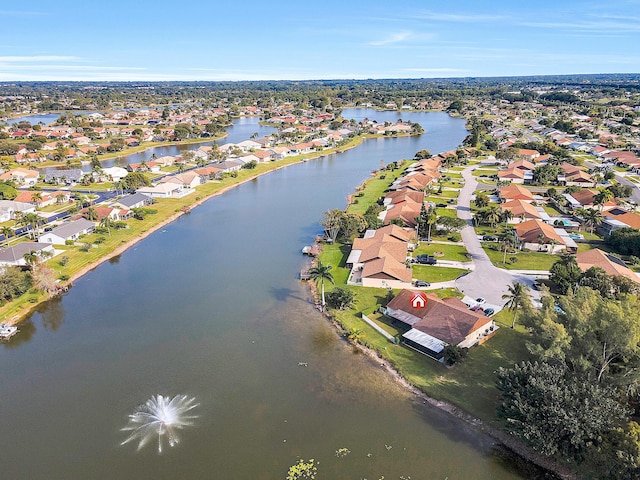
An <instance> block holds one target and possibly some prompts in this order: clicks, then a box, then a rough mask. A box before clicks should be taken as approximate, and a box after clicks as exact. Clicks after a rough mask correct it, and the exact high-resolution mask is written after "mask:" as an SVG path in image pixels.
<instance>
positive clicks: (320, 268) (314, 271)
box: [309, 259, 333, 308]
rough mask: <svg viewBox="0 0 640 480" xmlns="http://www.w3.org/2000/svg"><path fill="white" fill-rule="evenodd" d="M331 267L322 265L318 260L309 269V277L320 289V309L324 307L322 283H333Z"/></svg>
mask: <svg viewBox="0 0 640 480" xmlns="http://www.w3.org/2000/svg"><path fill="white" fill-rule="evenodd" d="M332 268H333V266H332V265H325V264H323V263H322V262H321V261H320V259H318V263H317V264H316V265H315V266H314V267H311V268H310V269H309V277H310V278H311V279H312V280H314V281H315V282H316V283H318V282H320V288H321V289H322V307H323V308H324V306H325V305H326V303H325V299H324V281H325V280H328V281H329V282H331V283H333V275H332V274H331V269H332Z"/></svg>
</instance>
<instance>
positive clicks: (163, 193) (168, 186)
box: [136, 182, 195, 198]
mask: <svg viewBox="0 0 640 480" xmlns="http://www.w3.org/2000/svg"><path fill="white" fill-rule="evenodd" d="M136 191H137V192H138V193H142V194H144V195H147V196H149V197H153V198H180V197H184V196H185V195H189V194H190V193H193V192H195V190H192V189H185V188H184V186H183V184H182V183H173V182H167V183H160V184H158V185H154V186H152V187H142V188H139V189H138V190H136Z"/></svg>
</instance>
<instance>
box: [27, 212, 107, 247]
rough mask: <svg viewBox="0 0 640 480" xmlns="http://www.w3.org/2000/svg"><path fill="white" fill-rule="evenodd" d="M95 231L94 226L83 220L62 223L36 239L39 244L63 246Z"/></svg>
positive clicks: (90, 222)
mask: <svg viewBox="0 0 640 480" xmlns="http://www.w3.org/2000/svg"><path fill="white" fill-rule="evenodd" d="M94 230H95V224H94V223H93V222H92V221H90V220H87V219H85V218H80V219H78V220H73V221H71V222H67V223H63V224H62V225H60V226H58V227H56V228H54V229H53V230H51V231H50V232H44V233H43V234H41V235H40V237H39V238H38V242H41V243H53V244H54V245H64V244H65V242H67V241H76V240H78V239H79V238H80V237H81V236H82V235H86V234H88V233H91V232H93V231H94Z"/></svg>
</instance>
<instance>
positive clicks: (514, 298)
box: [502, 282, 529, 328]
mask: <svg viewBox="0 0 640 480" xmlns="http://www.w3.org/2000/svg"><path fill="white" fill-rule="evenodd" d="M502 298H503V299H507V303H505V304H504V306H505V307H506V308H507V309H509V310H511V311H512V312H513V321H512V322H511V328H514V327H515V326H516V317H517V316H518V310H519V309H520V308H522V307H523V306H524V305H525V304H526V303H527V302H528V301H529V297H528V296H527V286H526V285H525V284H524V283H521V282H515V283H514V284H513V285H509V291H508V293H505V294H504V295H502Z"/></svg>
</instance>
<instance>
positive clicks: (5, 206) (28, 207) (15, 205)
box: [0, 200, 36, 222]
mask: <svg viewBox="0 0 640 480" xmlns="http://www.w3.org/2000/svg"><path fill="white" fill-rule="evenodd" d="M35 211H36V207H35V206H34V205H33V204H31V203H23V202H16V201H13V200H0V222H8V221H9V220H15V218H16V213H22V214H26V213H35Z"/></svg>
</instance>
